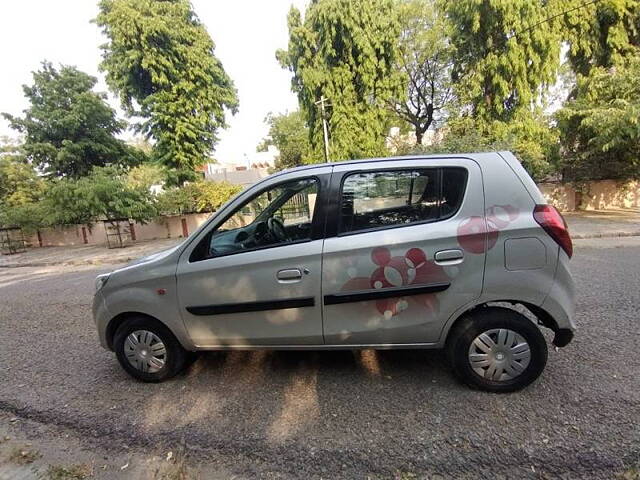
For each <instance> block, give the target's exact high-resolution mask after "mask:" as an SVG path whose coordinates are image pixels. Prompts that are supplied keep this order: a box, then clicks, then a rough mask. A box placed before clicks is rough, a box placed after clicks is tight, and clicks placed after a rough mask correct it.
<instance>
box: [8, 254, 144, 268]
mask: <svg viewBox="0 0 640 480" xmlns="http://www.w3.org/2000/svg"><path fill="white" fill-rule="evenodd" d="M143 256H144V255H140V257H143ZM140 257H126V258H113V259H109V260H72V261H67V262H27V263H5V264H0V268H21V267H55V266H61V267H79V266H83V265H95V266H100V265H119V264H121V263H127V262H130V261H132V260H135V259H136V258H140Z"/></svg>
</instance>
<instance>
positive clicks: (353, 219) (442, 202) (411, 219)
mask: <svg viewBox="0 0 640 480" xmlns="http://www.w3.org/2000/svg"><path fill="white" fill-rule="evenodd" d="M465 184H466V170H464V169H462V168H425V169H416V170H389V171H381V172H366V173H354V174H351V175H348V176H347V177H346V179H345V181H344V184H343V187H342V198H341V215H340V233H347V232H354V231H360V230H370V229H373V228H384V227H389V226H397V225H410V224H412V223H418V222H428V221H435V220H439V219H442V218H445V217H447V216H450V215H452V214H453V213H455V211H457V209H458V208H459V206H460V203H461V201H462V197H463V194H464V189H465Z"/></svg>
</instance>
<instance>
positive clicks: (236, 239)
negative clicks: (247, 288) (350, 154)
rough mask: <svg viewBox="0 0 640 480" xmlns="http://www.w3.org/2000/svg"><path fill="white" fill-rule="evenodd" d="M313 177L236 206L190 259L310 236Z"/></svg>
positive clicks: (315, 193)
mask: <svg viewBox="0 0 640 480" xmlns="http://www.w3.org/2000/svg"><path fill="white" fill-rule="evenodd" d="M317 196H318V181H317V180H316V179H314V178H309V179H304V180H295V181H292V182H286V183H282V184H279V185H277V186H275V187H273V188H270V189H268V190H265V191H262V192H260V193H258V194H257V195H255V196H254V197H252V198H250V199H249V200H248V201H246V202H245V203H243V204H242V205H241V206H240V207H238V208H237V209H236V210H235V211H234V212H233V213H232V214H231V215H230V216H229V217H228V218H227V219H226V220H225V221H224V222H223V223H222V224H221V225H219V226H218V227H217V228H216V229H215V230H213V231H212V232H210V233H209V234H208V235H207V236H206V237H205V238H204V239H203V240H202V241H201V243H200V244H199V245H198V246H197V247H196V248H195V249H194V251H193V253H192V255H191V258H190V261H192V262H193V261H197V260H203V259H206V258H212V257H216V256H222V255H229V254H233V253H239V252H242V251H247V250H255V249H258V248H265V247H275V246H279V245H284V244H287V243H292V242H299V241H305V240H310V239H311V222H312V219H313V212H314V209H315V205H316V198H317Z"/></svg>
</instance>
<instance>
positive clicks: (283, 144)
mask: <svg viewBox="0 0 640 480" xmlns="http://www.w3.org/2000/svg"><path fill="white" fill-rule="evenodd" d="M265 122H266V123H267V124H268V125H269V133H268V135H267V137H266V138H264V139H263V140H262V142H260V144H259V145H258V148H257V150H258V151H259V152H265V151H267V149H268V148H269V147H270V146H275V147H276V148H277V149H278V152H279V153H278V156H277V157H276V169H277V170H282V169H284V168H292V167H297V166H299V165H304V164H306V163H318V162H320V161H321V160H322V156H321V154H317V153H314V151H313V149H312V148H311V143H310V142H309V128H308V127H307V125H306V124H305V121H304V117H303V115H302V113H301V112H300V111H295V112H290V113H284V114H273V113H270V114H269V115H267V118H266V119H265Z"/></svg>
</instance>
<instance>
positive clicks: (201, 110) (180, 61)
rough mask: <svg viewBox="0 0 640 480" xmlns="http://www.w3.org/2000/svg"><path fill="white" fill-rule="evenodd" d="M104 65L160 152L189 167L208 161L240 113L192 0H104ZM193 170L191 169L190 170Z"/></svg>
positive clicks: (99, 20) (111, 84) (156, 152)
mask: <svg viewBox="0 0 640 480" xmlns="http://www.w3.org/2000/svg"><path fill="white" fill-rule="evenodd" d="M99 5H100V13H99V14H98V17H97V19H96V23H97V24H98V25H99V26H100V27H102V30H103V33H104V34H105V36H106V37H107V39H108V41H107V43H106V44H105V45H103V46H102V49H103V61H102V63H101V65H100V66H101V69H102V70H104V71H106V74H107V75H106V78H107V84H108V85H109V87H110V88H111V89H112V90H113V91H114V92H116V93H117V94H118V95H119V97H120V100H121V102H122V106H123V108H124V109H125V110H126V111H127V112H128V113H129V114H130V115H132V116H136V117H140V118H141V119H142V121H141V122H140V123H139V124H138V125H137V130H138V132H141V133H143V134H144V135H146V136H148V137H151V138H153V139H155V145H154V156H155V158H156V159H157V160H159V161H160V162H161V163H163V164H164V165H166V166H168V167H171V168H176V169H181V170H187V171H193V170H194V169H195V167H196V166H198V165H201V164H202V163H204V162H205V161H206V158H207V154H208V153H209V152H210V151H211V150H212V148H213V147H214V145H215V143H216V142H217V140H218V136H217V132H218V130H219V129H220V128H224V127H225V126H226V122H225V112H226V111H227V110H230V111H231V112H233V113H235V112H236V111H237V108H238V98H237V93H236V89H235V87H234V85H233V82H232V81H231V79H230V78H229V76H228V75H227V73H226V72H225V70H224V68H223V66H222V63H221V62H220V61H219V60H218V58H217V57H216V56H215V54H214V48H215V45H214V43H213V41H212V39H211V37H210V36H209V34H208V33H207V30H206V29H205V27H204V26H203V25H202V23H201V22H200V20H199V19H198V17H197V16H196V15H195V13H194V12H193V10H192V8H191V4H190V2H189V1H188V0H164V1H156V0H101V2H100V4H99ZM187 177H188V175H187Z"/></svg>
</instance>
